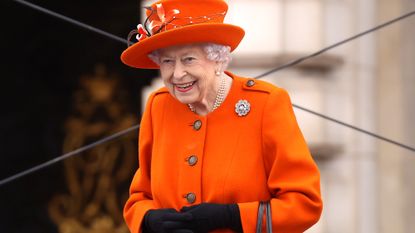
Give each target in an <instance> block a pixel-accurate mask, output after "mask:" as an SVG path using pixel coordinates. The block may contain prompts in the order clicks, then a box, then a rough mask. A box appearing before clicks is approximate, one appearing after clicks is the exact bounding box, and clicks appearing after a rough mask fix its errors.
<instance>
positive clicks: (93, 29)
mask: <svg viewBox="0 0 415 233" xmlns="http://www.w3.org/2000/svg"><path fill="white" fill-rule="evenodd" d="M13 1H15V2H17V3H20V4H22V5H25V6H27V7H30V8H32V9H34V10H37V11H40V12H42V13H45V14H46V15H50V16H53V17H55V18H58V19H60V20H63V21H66V22H69V23H71V24H74V25H77V26H79V27H81V28H83V29H87V30H90V31H93V32H96V33H98V34H100V35H102V36H106V37H108V38H111V39H113V40H116V41H118V42H122V43H124V44H127V40H126V39H123V38H121V37H119V36H116V35H114V34H111V33H109V32H106V31H103V30H101V29H98V28H96V27H93V26H91V25H88V24H85V23H82V22H80V21H78V20H75V19H72V18H69V17H67V16H64V15H62V14H59V13H56V12H54V11H51V10H48V9H46V8H44V7H41V6H38V5H35V4H33V3H30V2H27V1H23V0H13Z"/></svg>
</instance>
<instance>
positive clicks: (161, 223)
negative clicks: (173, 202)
mask: <svg viewBox="0 0 415 233" xmlns="http://www.w3.org/2000/svg"><path fill="white" fill-rule="evenodd" d="M169 216H172V217H169ZM188 220H189V215H183V214H182V213H179V212H177V211H176V210H175V209H155V210H149V211H147V213H146V214H145V215H144V220H143V232H144V233H167V232H168V233H193V232H192V231H191V230H189V229H183V228H180V227H174V228H172V227H171V225H172V224H174V223H176V221H177V222H183V221H188Z"/></svg>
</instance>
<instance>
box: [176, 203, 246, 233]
mask: <svg viewBox="0 0 415 233" xmlns="http://www.w3.org/2000/svg"><path fill="white" fill-rule="evenodd" d="M180 212H181V213H183V214H190V217H187V218H189V219H190V221H188V222H186V221H184V222H182V223H185V224H186V225H182V226H179V225H178V224H177V227H178V228H181V229H190V230H192V231H193V232H195V233H205V232H209V231H213V230H216V229H223V228H228V229H231V230H233V231H236V232H242V223H241V217H240V214H239V207H238V205H237V204H213V203H202V204H199V205H194V206H190V207H183V208H182V209H181V210H180ZM172 215H174V214H172ZM182 216H185V215H182ZM176 223H180V222H176Z"/></svg>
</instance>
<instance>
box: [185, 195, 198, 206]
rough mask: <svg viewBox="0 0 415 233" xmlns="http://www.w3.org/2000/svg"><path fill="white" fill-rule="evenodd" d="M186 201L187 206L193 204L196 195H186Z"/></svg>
mask: <svg viewBox="0 0 415 233" xmlns="http://www.w3.org/2000/svg"><path fill="white" fill-rule="evenodd" d="M186 200H187V202H188V203H189V204H193V203H195V201H196V194H194V193H188V194H186Z"/></svg>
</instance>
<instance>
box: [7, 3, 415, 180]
mask: <svg viewBox="0 0 415 233" xmlns="http://www.w3.org/2000/svg"><path fill="white" fill-rule="evenodd" d="M14 1H16V2H19V3H22V4H24V5H26V6H29V7H31V8H33V9H36V10H39V11H41V12H44V13H46V14H50V15H52V16H55V17H57V18H59V19H62V20H65V21H68V22H70V23H74V24H76V25H78V26H80V27H83V28H86V29H89V30H92V31H94V32H97V33H99V34H102V35H104V36H108V37H109V38H112V39H115V40H117V41H119V42H123V43H126V42H127V41H126V40H124V39H122V38H120V37H117V36H114V35H112V34H110V33H107V32H105V31H102V30H100V29H97V28H94V27H92V26H89V25H87V24H84V23H81V22H79V21H76V20H74V19H71V18H68V17H66V16H63V15H60V14H57V13H55V12H52V11H50V10H47V9H45V8H42V7H39V6H37V5H34V4H32V3H28V2H26V1H23V0H14ZM413 14H415V11H411V12H409V13H407V14H404V15H402V16H400V17H398V18H395V19H392V20H390V21H387V22H386V23H383V24H381V25H378V26H376V27H374V28H372V29H369V30H367V31H364V32H361V33H359V34H356V35H354V36H352V37H349V38H347V39H345V40H343V41H340V42H338V43H335V44H333V45H331V46H328V47H326V48H324V49H322V50H319V51H317V52H315V53H313V54H311V55H308V56H305V57H301V58H299V59H297V60H294V61H292V62H289V63H287V64H285V65H282V66H279V67H277V68H275V69H272V70H270V71H268V72H265V73H263V74H261V75H258V76H257V77H255V78H256V79H259V78H262V77H264V76H266V75H269V74H271V73H274V72H277V71H279V70H282V69H285V68H288V67H291V66H294V65H296V64H299V63H301V62H303V61H305V60H307V59H310V58H312V57H315V56H317V55H319V54H322V53H324V52H326V51H328V50H330V49H333V48H335V47H337V46H340V45H342V44H344V43H347V42H349V41H352V40H354V39H357V38H359V37H361V36H364V35H366V34H368V33H371V32H374V31H376V30H379V29H381V28H383V27H386V26H388V25H390V24H392V23H395V22H398V21H400V20H403V19H405V18H407V17H409V16H412V15H413ZM293 107H295V108H298V109H300V110H303V111H306V112H308V113H310V114H313V115H316V116H319V117H321V118H323V119H326V120H329V121H332V122H334V123H338V124H340V125H343V126H345V127H348V128H351V129H353V130H356V131H358V132H361V133H364V134H367V135H370V136H372V137H375V138H377V139H379V140H383V141H385V142H388V143H391V144H394V145H396V146H399V147H402V148H404V149H407V150H410V151H412V152H415V148H413V147H411V146H408V145H405V144H403V143H400V142H397V141H394V140H391V139H388V138H386V137H383V136H380V135H378V134H375V133H372V132H370V131H367V130H364V129H361V128H358V127H356V126H353V125H351V124H348V123H345V122H342V121H340V120H337V119H334V118H331V117H329V116H326V115H324V114H321V113H318V112H315V111H313V110H310V109H307V108H305V107H301V106H299V105H296V104H293ZM139 127H140V126H139V125H134V126H132V127H130V128H128V129H126V130H124V131H121V132H119V133H116V134H114V135H111V136H108V137H106V138H104V139H101V140H98V141H96V142H94V143H91V144H89V145H87V146H84V147H81V148H79V149H77V150H75V151H72V152H69V153H67V154H64V155H61V156H59V157H57V158H55V159H52V160H50V161H48V162H45V163H43V164H40V165H38V166H35V167H33V168H31V169H28V170H25V171H23V172H20V173H17V174H15V175H13V176H10V177H8V178H6V179H3V180H1V181H0V186H2V185H4V184H6V183H9V182H11V181H13V180H15V179H17V178H20V177H22V176H25V175H28V174H30V173H33V172H35V171H38V170H40V169H43V168H45V167H48V166H50V165H52V164H55V163H57V162H59V161H61V160H64V159H66V158H68V157H70V156H73V155H75V154H78V153H81V152H83V151H86V150H88V149H91V148H93V147H95V146H98V145H100V144H102V143H104V142H107V141H110V140H112V139H115V138H117V137H120V136H122V135H124V134H126V133H128V132H130V131H133V130H136V129H138V128H139Z"/></svg>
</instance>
